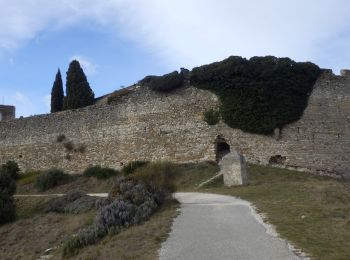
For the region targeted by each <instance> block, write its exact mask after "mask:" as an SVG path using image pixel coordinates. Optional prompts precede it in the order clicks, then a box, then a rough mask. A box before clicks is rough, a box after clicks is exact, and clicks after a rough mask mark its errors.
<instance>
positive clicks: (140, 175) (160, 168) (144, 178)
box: [130, 162, 175, 194]
mask: <svg viewBox="0 0 350 260" xmlns="http://www.w3.org/2000/svg"><path fill="white" fill-rule="evenodd" d="M174 175H175V172H174V165H173V164H172V163H169V162H151V163H149V164H147V165H146V166H144V167H142V168H138V169H137V170H135V172H134V173H133V174H131V175H130V178H131V179H132V180H135V181H137V182H142V183H145V184H146V185H148V187H149V188H150V190H151V191H152V193H160V194H168V193H172V192H174V191H175V185H174Z"/></svg>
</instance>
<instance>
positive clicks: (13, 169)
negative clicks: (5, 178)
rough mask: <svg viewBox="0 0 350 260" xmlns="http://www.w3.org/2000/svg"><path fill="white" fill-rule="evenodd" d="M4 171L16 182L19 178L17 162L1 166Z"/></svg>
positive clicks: (9, 162)
mask: <svg viewBox="0 0 350 260" xmlns="http://www.w3.org/2000/svg"><path fill="white" fill-rule="evenodd" d="M1 169H2V171H7V172H8V173H9V174H10V175H11V176H12V178H13V179H14V180H17V179H18V178H19V173H20V169H19V167H18V164H17V163H16V162H15V161H8V162H7V163H5V164H3V165H2V166H1Z"/></svg>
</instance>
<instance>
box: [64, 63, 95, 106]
mask: <svg viewBox="0 0 350 260" xmlns="http://www.w3.org/2000/svg"><path fill="white" fill-rule="evenodd" d="M94 100H95V94H94V92H93V91H92V89H91V88H90V85H89V82H88V81H87V79H86V76H85V73H84V71H83V69H82V68H81V67H80V64H79V62H78V61H77V60H73V61H72V62H71V63H70V64H69V68H68V71H67V82H66V97H65V99H64V105H63V107H64V109H65V110H66V109H75V108H80V107H85V106H89V105H92V104H93V103H94Z"/></svg>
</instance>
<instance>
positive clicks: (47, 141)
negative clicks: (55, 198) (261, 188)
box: [0, 71, 350, 177]
mask: <svg viewBox="0 0 350 260" xmlns="http://www.w3.org/2000/svg"><path fill="white" fill-rule="evenodd" d="M218 105H219V104H218V98H217V97H216V96H215V95H214V94H212V93H211V92H208V91H204V90H200V89H197V88H194V87H191V86H186V87H183V88H181V89H178V90H176V91H174V92H171V93H169V94H160V93H156V92H154V91H151V90H149V89H148V88H145V87H136V88H135V89H134V90H133V91H131V93H129V94H127V95H125V96H121V97H120V99H119V100H118V101H117V102H116V103H115V104H110V105H108V104H106V103H104V102H100V104H98V105H95V106H90V107H86V108H83V109H78V110H71V111H64V112H59V113H55V114H50V115H40V116H34V117H29V118H23V119H16V120H11V121H7V122H1V123H0V163H3V162H5V161H7V160H15V161H17V162H18V163H19V164H20V166H21V167H22V168H23V169H25V170H34V169H35V170H44V169H48V168H61V169H64V170H67V171H69V172H80V171H82V170H83V169H85V168H86V167H87V166H89V165H101V166H108V167H113V168H120V167H121V166H122V165H123V164H125V163H127V162H129V161H131V160H171V161H174V162H196V161H206V160H212V161H214V160H215V158H216V140H217V138H218V136H220V139H221V140H223V139H225V140H226V142H227V143H228V144H229V145H230V147H231V149H236V150H238V151H239V152H240V153H242V154H243V155H244V156H245V157H246V159H247V161H248V162H252V163H260V164H268V163H274V164H278V165H280V166H283V167H293V168H297V169H306V170H309V171H313V172H318V173H326V174H336V175H343V176H348V177H350V172H349V169H350V165H349V161H350V112H349V111H350V76H349V74H348V73H345V72H344V73H343V75H342V76H334V75H333V74H332V72H331V71H325V72H324V73H323V75H322V76H321V77H320V78H319V79H318V81H317V82H316V85H315V87H314V90H313V92H312V93H311V96H310V98H309V103H308V107H307V108H306V110H305V111H304V115H303V116H302V118H301V119H300V120H299V121H298V122H296V123H293V124H291V125H288V126H286V127H285V128H284V129H282V130H281V131H278V130H277V129H276V131H275V132H276V133H275V135H274V136H270V137H269V136H261V135H253V134H247V133H244V132H242V131H240V130H237V129H232V128H230V127H228V126H227V125H225V124H224V123H222V122H220V123H219V124H218V125H215V126H208V125H207V123H206V122H205V121H204V120H203V112H204V111H206V110H208V109H210V108H215V107H217V106H218ZM63 136H64V137H65V138H63ZM58 137H60V138H58ZM58 139H60V140H58ZM59 141H60V142H59Z"/></svg>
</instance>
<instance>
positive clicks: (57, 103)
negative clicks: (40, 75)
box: [51, 69, 64, 113]
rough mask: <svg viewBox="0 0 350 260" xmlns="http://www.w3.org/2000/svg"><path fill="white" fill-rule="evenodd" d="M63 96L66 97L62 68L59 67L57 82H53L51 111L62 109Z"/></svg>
mask: <svg viewBox="0 0 350 260" xmlns="http://www.w3.org/2000/svg"><path fill="white" fill-rule="evenodd" d="M63 98H64V93H63V83H62V76H61V72H60V70H59V69H58V71H57V74H56V78H55V82H54V83H53V86H52V91H51V113H55V112H58V111H62V109H63Z"/></svg>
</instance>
